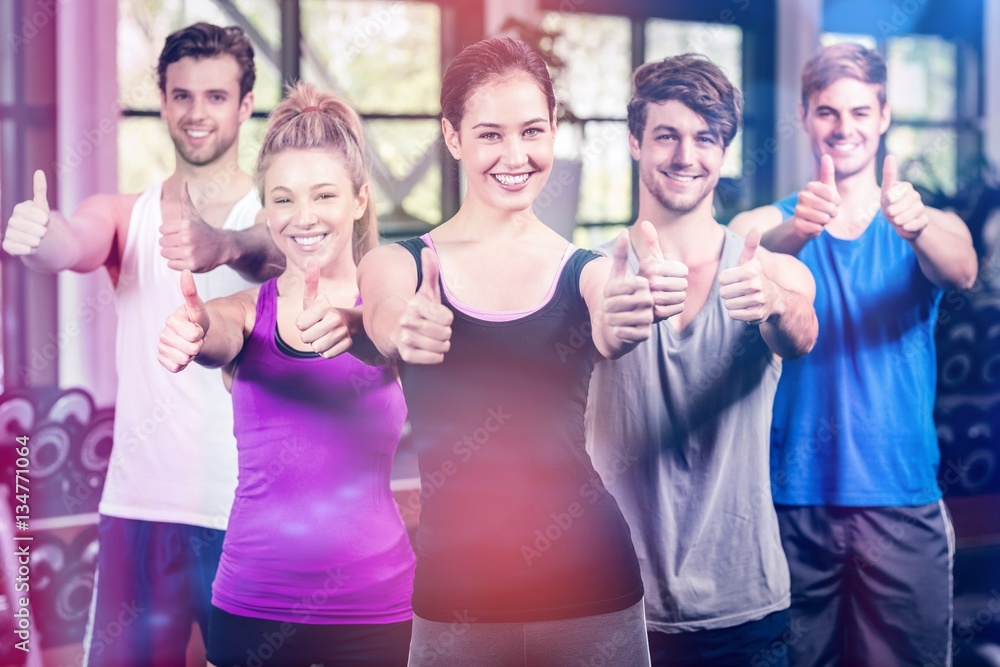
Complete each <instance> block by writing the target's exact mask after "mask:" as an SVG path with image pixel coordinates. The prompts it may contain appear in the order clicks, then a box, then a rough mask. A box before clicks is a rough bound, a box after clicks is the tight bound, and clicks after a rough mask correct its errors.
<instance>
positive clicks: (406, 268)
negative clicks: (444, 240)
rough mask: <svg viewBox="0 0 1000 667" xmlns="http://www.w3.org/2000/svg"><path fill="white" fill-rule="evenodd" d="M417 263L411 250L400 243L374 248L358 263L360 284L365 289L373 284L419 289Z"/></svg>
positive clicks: (414, 290)
mask: <svg viewBox="0 0 1000 667" xmlns="http://www.w3.org/2000/svg"><path fill="white" fill-rule="evenodd" d="M416 267H417V265H416V262H415V261H414V259H413V255H411V254H410V251H409V250H407V249H406V248H404V247H403V246H401V245H399V244H398V243H390V244H387V245H383V246H379V247H378V248H373V249H372V250H370V251H369V252H368V253H366V254H365V256H364V257H362V258H361V262H360V263H359V264H358V285H359V286H360V287H361V288H362V289H364V288H365V287H369V288H370V287H372V286H373V285H378V284H381V285H392V286H393V287H394V288H397V289H398V288H402V289H412V291H413V292H416V291H417V268H416Z"/></svg>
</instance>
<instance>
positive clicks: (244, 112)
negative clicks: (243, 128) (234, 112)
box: [239, 90, 253, 123]
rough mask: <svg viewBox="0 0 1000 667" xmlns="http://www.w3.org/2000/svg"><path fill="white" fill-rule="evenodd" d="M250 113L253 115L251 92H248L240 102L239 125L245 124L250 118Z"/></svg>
mask: <svg viewBox="0 0 1000 667" xmlns="http://www.w3.org/2000/svg"><path fill="white" fill-rule="evenodd" d="M252 113H253V91H252V90H251V91H250V92H248V93H247V94H246V95H244V96H243V99H242V100H240V111H239V117H240V122H241V123H243V122H246V121H247V120H248V119H249V118H250V114H252Z"/></svg>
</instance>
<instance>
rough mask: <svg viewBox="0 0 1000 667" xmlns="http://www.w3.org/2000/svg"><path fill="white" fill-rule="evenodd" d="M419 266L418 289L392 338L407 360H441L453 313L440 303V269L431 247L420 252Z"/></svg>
mask: <svg viewBox="0 0 1000 667" xmlns="http://www.w3.org/2000/svg"><path fill="white" fill-rule="evenodd" d="M420 268H421V274H422V276H423V280H422V282H421V283H420V289H418V290H417V292H416V294H414V295H413V297H411V298H410V300H409V301H408V302H407V303H406V309H405V310H404V311H403V315H402V316H401V317H400V318H399V326H398V327H397V328H396V331H395V332H393V334H392V342H393V344H394V345H395V347H396V349H397V350H398V351H399V356H400V358H402V360H403V361H405V362H406V363H409V364H440V363H441V362H443V361H444V355H445V353H446V352H447V351H448V350H449V349H451V323H452V320H453V319H454V315H453V314H452V312H451V311H450V310H449V309H448V307H447V306H445V305H444V304H442V303H441V286H440V275H441V272H440V271H439V269H438V263H437V260H436V259H435V258H434V253H433V252H432V251H431V250H430V248H424V249H423V251H422V252H421V253H420Z"/></svg>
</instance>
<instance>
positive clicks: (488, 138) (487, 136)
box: [479, 132, 500, 141]
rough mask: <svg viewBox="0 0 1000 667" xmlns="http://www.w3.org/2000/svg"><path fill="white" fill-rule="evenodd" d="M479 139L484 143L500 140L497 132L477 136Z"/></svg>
mask: <svg viewBox="0 0 1000 667" xmlns="http://www.w3.org/2000/svg"><path fill="white" fill-rule="evenodd" d="M479 138H480V139H485V140H486V141H496V140H497V139H499V138H500V134H499V133H498V132H483V133H482V134H480V135H479Z"/></svg>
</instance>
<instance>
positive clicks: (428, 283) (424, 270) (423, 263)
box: [417, 248, 441, 303]
mask: <svg viewBox="0 0 1000 667" xmlns="http://www.w3.org/2000/svg"><path fill="white" fill-rule="evenodd" d="M420 272H421V274H422V275H423V281H422V282H421V283H420V289H419V290H417V294H423V295H424V296H426V297H427V298H429V299H430V300H431V301H433V302H434V303H441V286H440V280H441V271H440V270H439V269H438V263H437V259H436V258H435V257H434V251H433V250H431V249H430V248H424V249H423V250H421V251H420Z"/></svg>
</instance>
